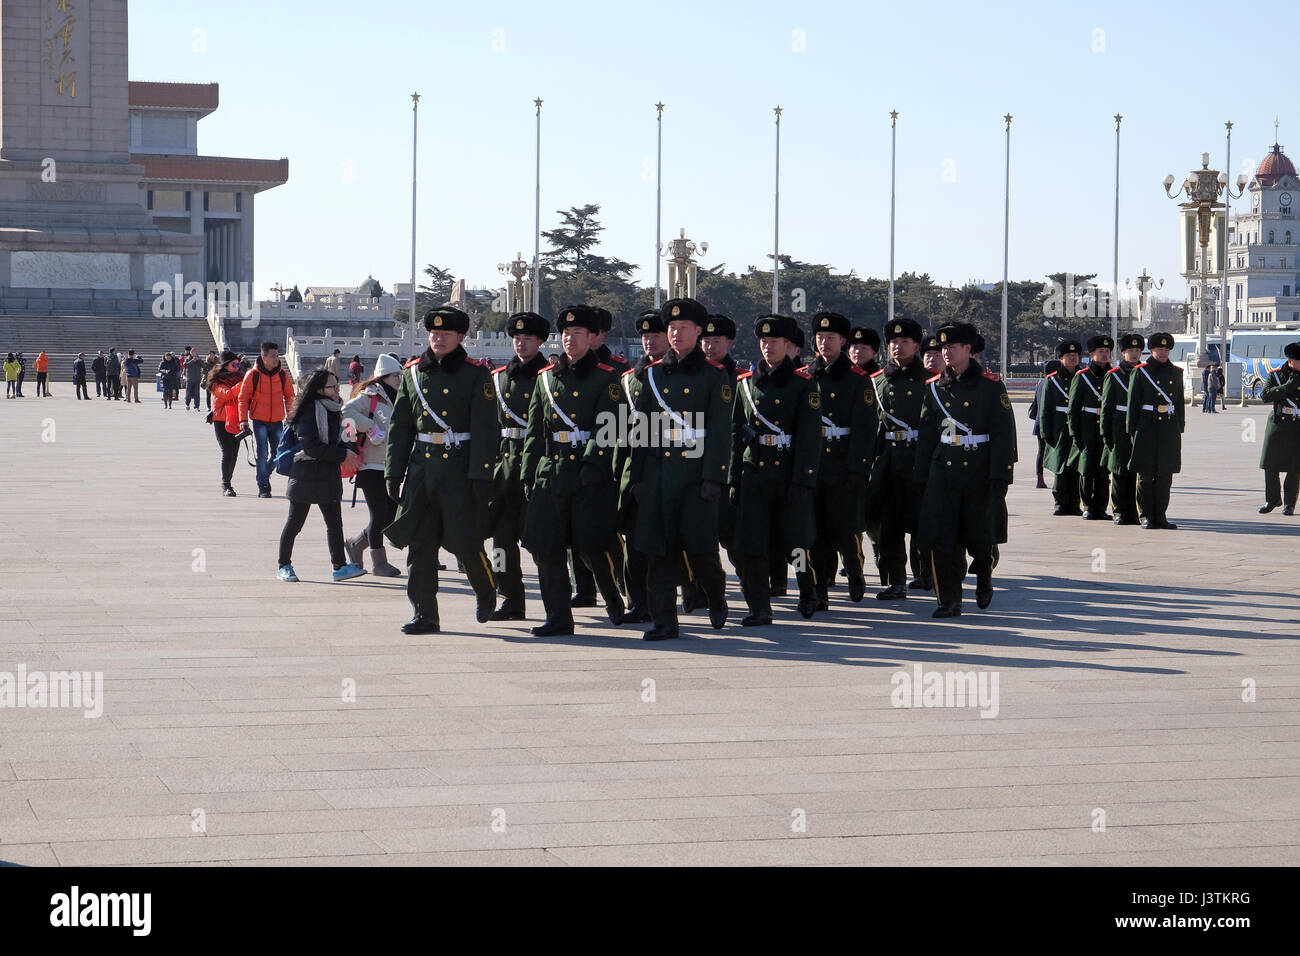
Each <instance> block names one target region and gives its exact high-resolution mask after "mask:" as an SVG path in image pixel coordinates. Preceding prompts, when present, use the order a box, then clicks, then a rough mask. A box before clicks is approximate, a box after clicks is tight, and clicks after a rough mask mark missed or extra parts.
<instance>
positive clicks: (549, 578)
mask: <svg viewBox="0 0 1300 956" xmlns="http://www.w3.org/2000/svg"><path fill="white" fill-rule="evenodd" d="M555 325H556V328H557V329H558V330H559V331H560V333H561V336H562V338H561V342H562V344H563V347H564V351H563V352H562V353H561V354H560V355H557V356H556V357H555V360H554V361H553V362H552V363H551V364H549V365H547V366H546V367H544V368H543V369H542V370H541V371H540V372H538V374H537V384H536V386H534V388H533V397H532V402H531V404H530V405H529V408H528V429H527V432H526V434H525V437H524V457H523V465H522V470H523V481H524V485H525V487H529V488H531V489H532V491H531V493H530V496H529V499H528V514H527V520H526V522H525V524H524V534H523V545H524V547H525V548H527V549H528V551H529V553H530V554H532V556H533V561H534V562H535V563H536V564H537V583H538V587H539V589H540V590H541V592H542V604H543V606H544V607H545V608H546V621H545V622H544V623H542V624H540V625H538V626H537V627H534V628H533V633H534V634H536V635H537V636H538V637H552V636H554V635H558V634H572V633H573V609H572V605H571V604H570V597H571V591H570V589H569V571H568V567H567V566H566V561H565V555H566V549H567V548H572V549H573V550H574V551H576V552H577V554H578V555H579V557H580V559H581V561H582V562H583V563H584V564H585V565H586V566H587V568H588V569H589V570H590V571H591V572H592V576H593V577H594V578H595V580H596V586H597V587H598V588H599V590H600V594H601V597H603V598H604V599H605V610H606V613H607V614H608V615H609V620H610V623H612V624H615V625H618V624H621V623H622V622H623V598H622V596H621V595H620V594H619V591H618V574H619V571H618V566H617V565H616V564H615V561H614V557H613V555H612V554H611V553H610V545H611V542H612V537H611V534H610V529H611V528H613V527H614V519H615V502H614V497H615V487H614V470H613V469H614V451H615V446H614V445H613V444H612V443H610V442H607V441H604V440H603V439H604V437H605V436H603V435H600V434H598V433H599V432H600V431H601V430H602V428H603V427H605V426H606V425H607V424H608V426H609V430H611V431H612V430H614V426H615V425H616V423H617V421H618V404H619V402H620V401H621V399H622V394H621V392H620V390H619V384H618V375H617V373H616V372H615V371H614V368H613V367H612V366H610V365H606V364H604V363H603V362H600V361H599V360H598V359H597V357H596V353H595V352H594V351H592V349H591V341H592V338H593V337H594V336H595V335H596V333H597V332H598V330H599V328H600V325H599V320H598V319H597V318H596V315H595V313H594V312H592V310H591V309H588V308H587V307H586V306H581V305H573V306H569V307H568V308H567V309H565V310H564V311H563V312H562V313H561V314H560V318H559V320H558V321H557V322H556V324H555Z"/></svg>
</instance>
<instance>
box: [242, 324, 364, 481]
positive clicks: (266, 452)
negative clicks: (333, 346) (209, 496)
mask: <svg viewBox="0 0 1300 956" xmlns="http://www.w3.org/2000/svg"><path fill="white" fill-rule="evenodd" d="M337 380H338V377H337V376H335V381H336V382H337ZM293 398H294V394H293V379H292V378H291V377H290V376H289V373H288V372H286V371H285V370H284V366H283V365H281V364H280V349H279V346H277V345H276V344H275V343H274V342H263V343H262V350H261V355H259V356H258V359H257V363H256V364H255V365H254V366H253V367H252V368H250V369H249V370H248V374H246V375H245V376H244V384H243V385H241V386H240V388H239V418H240V421H243V422H247V423H248V424H249V425H251V426H252V429H253V437H254V440H255V441H256V442H257V497H259V498H269V497H271V464H272V459H273V458H274V457H275V450H276V448H277V447H279V444H280V430H281V428H282V423H283V422H285V421H287V420H288V417H289V410H290V409H291V408H292V407H293ZM341 494H342V493H341V492H340V496H341Z"/></svg>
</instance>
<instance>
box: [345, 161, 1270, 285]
mask: <svg viewBox="0 0 1300 956" xmlns="http://www.w3.org/2000/svg"><path fill="white" fill-rule="evenodd" d="M1291 173H1292V175H1294V174H1295V170H1294V169H1292V170H1291ZM381 292H383V286H381V285H380V284H379V282H378V281H377V280H376V279H375V277H374V276H366V281H365V282H363V283H361V285H359V286H357V292H356V294H357V295H368V296H370V297H371V298H378V297H379V294H380V293H381Z"/></svg>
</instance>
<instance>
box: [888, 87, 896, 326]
mask: <svg viewBox="0 0 1300 956" xmlns="http://www.w3.org/2000/svg"><path fill="white" fill-rule="evenodd" d="M897 145H898V110H890V111H889V321H890V322H893V321H894V170H895V168H896V162H897V156H898V150H897Z"/></svg>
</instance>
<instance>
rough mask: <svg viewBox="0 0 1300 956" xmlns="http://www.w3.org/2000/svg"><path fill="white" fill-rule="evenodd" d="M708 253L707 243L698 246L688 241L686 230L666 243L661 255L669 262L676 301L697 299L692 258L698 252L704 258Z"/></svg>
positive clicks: (669, 280) (669, 283)
mask: <svg viewBox="0 0 1300 956" xmlns="http://www.w3.org/2000/svg"><path fill="white" fill-rule="evenodd" d="M708 251H709V244H708V243H707V242H701V243H700V244H699V245H696V243H695V242H694V240H691V239H687V238H686V229H685V228H683V229H682V230H681V232H680V234H679V235H678V237H677V238H676V239H670V240H669V241H668V242H666V243H664V246H663V249H661V250H660V254H661V255H662V256H664V257H665V258H666V259H668V260H669V266H668V285H669V286H670V287H671V288H672V290H673V295H672V297H673V298H674V299H681V298H687V299H694V298H695V286H696V283H695V260H694V259H692V258H691V256H693V255H694V254H695V253H696V252H699V254H700V255H701V256H703V255H704V254H705V253H706V252H708Z"/></svg>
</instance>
